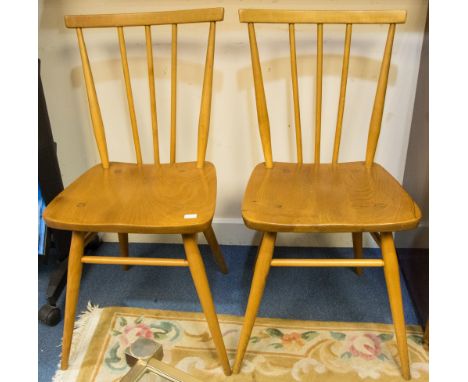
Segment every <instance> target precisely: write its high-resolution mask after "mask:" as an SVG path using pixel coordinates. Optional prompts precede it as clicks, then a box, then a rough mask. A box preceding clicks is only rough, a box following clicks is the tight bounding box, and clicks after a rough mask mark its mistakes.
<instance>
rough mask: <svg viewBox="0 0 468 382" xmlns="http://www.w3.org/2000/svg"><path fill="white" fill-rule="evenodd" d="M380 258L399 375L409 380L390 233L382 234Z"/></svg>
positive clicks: (403, 321) (396, 263)
mask: <svg viewBox="0 0 468 382" xmlns="http://www.w3.org/2000/svg"><path fill="white" fill-rule="evenodd" d="M381 244H382V257H383V260H384V274H385V281H386V283H387V291H388V298H389V300H390V309H391V311H392V319H393V325H394V327H395V334H396V340H397V345H398V354H399V355H400V364H401V373H402V375H403V378H404V379H407V380H408V379H411V373H410V364H409V356H408V344H407V342H406V326H405V316H404V311H403V302H402V298H401V287H400V272H399V268H398V259H397V255H396V251H395V244H394V242H393V236H392V233H391V232H382V234H381Z"/></svg>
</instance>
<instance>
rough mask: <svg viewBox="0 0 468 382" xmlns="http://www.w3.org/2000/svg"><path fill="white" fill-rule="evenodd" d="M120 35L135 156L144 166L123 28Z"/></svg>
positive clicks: (118, 28) (120, 28)
mask: <svg viewBox="0 0 468 382" xmlns="http://www.w3.org/2000/svg"><path fill="white" fill-rule="evenodd" d="M117 31H118V35H119V45H120V56H121V59H122V70H123V74H124V79H125V89H126V92H127V101H128V111H129V114H130V123H131V125H132V134H133V143H134V146H135V155H136V159H137V163H138V164H142V163H143V160H142V157H141V148H140V138H139V136H138V126H137V120H136V114H135V103H134V101H133V92H132V83H131V80H130V71H129V69H128V60H127V48H126V46H125V36H124V31H123V27H117Z"/></svg>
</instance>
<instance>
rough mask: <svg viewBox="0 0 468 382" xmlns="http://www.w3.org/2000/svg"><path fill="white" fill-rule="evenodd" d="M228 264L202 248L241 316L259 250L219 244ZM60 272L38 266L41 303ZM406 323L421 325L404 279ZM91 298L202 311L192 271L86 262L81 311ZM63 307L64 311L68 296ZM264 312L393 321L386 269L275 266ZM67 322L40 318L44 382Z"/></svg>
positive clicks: (325, 252) (316, 253) (218, 295)
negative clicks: (223, 266) (223, 267)
mask: <svg viewBox="0 0 468 382" xmlns="http://www.w3.org/2000/svg"><path fill="white" fill-rule="evenodd" d="M222 251H223V254H224V256H225V259H226V261H227V264H228V267H229V274H227V275H223V274H222V273H221V272H220V271H218V269H217V267H216V264H215V263H214V261H213V259H212V257H211V253H210V250H209V247H208V246H206V245H202V246H201V252H202V255H203V257H204V260H205V264H206V268H207V273H208V278H209V281H210V286H211V290H212V293H213V297H214V300H215V304H216V309H217V312H218V313H225V314H235V315H243V314H244V309H245V306H246V303H247V297H248V293H249V290H250V283H251V281H252V272H253V266H254V260H255V255H256V252H257V247H247V246H222ZM117 253H118V245H117V244H114V243H104V244H102V245H101V246H100V247H99V249H98V251H97V252H96V254H98V255H101V256H109V255H115V254H117ZM364 255H365V257H368V258H375V257H380V250H374V249H366V250H365V251H364ZM130 256H139V257H151V256H158V257H180V258H182V257H183V256H184V252H183V247H182V245H172V244H131V246H130ZM352 256H353V255H352V249H350V248H285V247H278V248H276V249H275V257H297V258H300V257H310V258H314V257H316V258H318V257H321V258H327V257H330V258H346V257H352ZM54 269H55V265H54V264H53V261H51V262H50V263H49V265H45V264H39V307H40V306H41V305H42V304H44V303H45V302H46V296H45V293H46V289H47V284H48V281H49V275H50V273H51V272H52V271H53V270H54ZM402 288H403V303H404V308H405V318H406V322H407V324H419V322H418V318H417V315H416V312H415V309H414V307H413V305H412V303H411V300H410V297H409V295H408V291H407V288H406V285H405V283H404V280H403V279H402ZM88 301H91V302H92V303H93V304H98V305H99V306H101V307H106V306H132V307H142V308H148V309H151V308H152V309H167V310H180V311H196V312H199V311H201V308H200V305H199V302H198V298H197V295H196V292H195V288H194V286H193V283H192V279H191V276H190V273H189V270H188V268H175V267H166V268H162V267H132V268H130V269H129V270H128V271H127V272H125V271H123V270H122V268H121V267H120V266H114V265H107V266H103V265H87V266H85V267H84V272H83V278H82V281H81V289H80V298H79V303H78V309H77V311H78V312H81V311H83V310H85V309H86V304H87V302H88ZM58 306H59V307H60V308H61V310H62V312H63V307H64V293H63V294H62V296H61V298H60V300H59V302H58ZM259 316H260V317H277V318H290V319H303V320H314V321H352V322H356V321H361V322H382V323H391V314H390V308H389V305H388V299H387V291H386V287H385V279H384V276H383V271H382V269H379V268H367V269H365V270H364V274H363V276H361V277H359V276H357V275H356V274H355V273H354V272H353V271H352V270H351V269H350V268H272V269H271V271H270V275H269V277H268V282H267V286H266V289H265V294H264V297H263V300H262V304H261V307H260V312H259ZM62 330H63V321H62V322H60V324H58V325H57V326H55V327H48V326H46V325H44V324H41V323H39V359H38V361H39V381H40V382H42V381H47V382H49V381H50V380H51V379H52V376H53V375H54V373H55V370H56V368H57V364H58V362H59V356H60V352H61V349H60V343H61V336H62Z"/></svg>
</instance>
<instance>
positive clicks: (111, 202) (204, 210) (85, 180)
mask: <svg viewBox="0 0 468 382" xmlns="http://www.w3.org/2000/svg"><path fill="white" fill-rule="evenodd" d="M215 201H216V170H215V167H214V166H213V164H211V163H210V162H206V163H205V166H204V167H203V168H197V166H196V162H187V163H177V164H174V165H170V164H161V165H160V166H154V165H152V164H151V165H141V166H138V165H135V164H130V163H114V162H112V163H110V167H109V169H107V170H105V169H103V168H102V167H101V166H95V167H92V168H91V169H90V170H88V171H87V172H85V173H84V174H83V175H82V176H80V177H79V178H78V179H77V180H75V181H74V182H73V183H72V184H70V185H69V186H68V187H67V188H66V189H65V190H64V191H62V192H61V193H60V194H59V195H58V196H57V197H56V198H55V199H54V200H53V201H52V202H51V203H50V204H49V205H48V206H47V208H46V210H45V212H44V220H45V221H46V223H47V225H48V226H49V227H51V228H57V229H65V230H80V231H92V232H123V233H181V232H182V233H192V232H202V231H204V230H205V229H207V228H208V227H209V226H210V224H211V220H212V219H213V214H214V210H215ZM187 214H196V218H186V217H184V216H186V215H187Z"/></svg>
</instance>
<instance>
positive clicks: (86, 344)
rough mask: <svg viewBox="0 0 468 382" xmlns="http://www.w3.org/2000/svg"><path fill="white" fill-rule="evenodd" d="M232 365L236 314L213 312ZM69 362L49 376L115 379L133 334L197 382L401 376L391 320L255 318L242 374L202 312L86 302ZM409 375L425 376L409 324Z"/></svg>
mask: <svg viewBox="0 0 468 382" xmlns="http://www.w3.org/2000/svg"><path fill="white" fill-rule="evenodd" d="M219 321H220V325H221V330H222V333H223V337H224V342H225V344H226V349H227V351H228V355H229V358H230V360H231V365H232V363H233V359H234V356H235V350H236V346H237V342H238V338H239V333H240V329H241V326H242V317H237V316H228V315H219ZM76 326H77V327H76V329H75V334H74V338H73V346H72V353H71V357H70V367H69V369H68V370H67V371H65V372H64V371H61V370H59V371H57V373H56V375H55V377H54V382H68V381H80V382H81V381H86V382H90V381H106V382H108V381H118V380H119V379H120V377H122V376H123V375H124V374H125V373H126V372H127V371H128V370H129V368H128V366H127V365H126V363H125V356H124V351H125V349H126V347H128V346H129V345H130V344H131V343H132V342H133V341H135V339H137V338H138V337H146V338H153V339H155V340H157V341H158V342H160V343H162V344H163V347H164V358H163V361H164V362H166V363H168V364H171V365H173V366H175V367H176V368H179V369H181V370H183V371H185V372H187V373H189V374H191V375H193V376H195V377H198V378H200V379H201V380H203V381H204V382H218V381H229V382H231V381H232V382H240V381H242V382H243V381H259V382H263V381H284V382H289V381H294V382H296V381H301V382H302V381H307V382H315V381H333V382H341V381H346V382H353V381H385V382H391V381H402V380H403V379H402V378H401V375H400V369H399V366H398V352H397V348H396V342H395V337H394V334H393V327H392V325H385V324H374V323H344V322H314V321H293V320H282V319H269V318H258V319H257V321H256V324H255V328H254V330H253V332H252V337H251V339H250V343H249V347H248V350H247V353H246V356H245V359H244V363H243V367H242V370H241V373H240V374H238V375H233V376H230V377H225V376H224V374H223V372H222V369H221V367H220V366H219V364H218V361H217V357H216V353H215V351H214V346H213V343H212V340H211V336H210V334H209V332H208V328H207V325H206V322H205V320H204V316H203V314H200V313H188V312H172V311H162V310H146V309H137V308H123V307H110V308H104V309H100V308H97V307H95V308H93V307H91V306H89V307H88V312H85V313H84V314H83V315H82V317H81V318H80V320H78V322H77V325H76ZM407 332H408V345H409V351H410V359H411V375H412V379H413V380H415V381H421V382H422V381H428V380H429V375H428V373H429V364H428V353H427V351H426V350H425V348H424V346H423V331H422V329H421V328H420V327H419V326H408V328H407Z"/></svg>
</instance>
